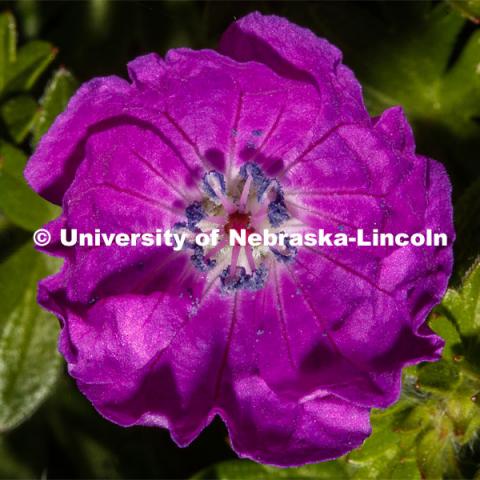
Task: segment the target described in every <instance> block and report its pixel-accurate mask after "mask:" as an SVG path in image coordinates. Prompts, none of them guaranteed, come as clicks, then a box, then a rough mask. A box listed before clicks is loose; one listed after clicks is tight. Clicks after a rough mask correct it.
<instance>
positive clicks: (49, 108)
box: [33, 68, 78, 145]
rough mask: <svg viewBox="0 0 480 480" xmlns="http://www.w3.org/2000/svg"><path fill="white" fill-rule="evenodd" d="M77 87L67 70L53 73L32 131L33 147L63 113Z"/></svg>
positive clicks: (62, 69) (61, 69)
mask: <svg viewBox="0 0 480 480" xmlns="http://www.w3.org/2000/svg"><path fill="white" fill-rule="evenodd" d="M77 87H78V82H77V81H76V79H75V77H74V76H73V75H72V74H71V73H70V72H69V71H68V70H65V69H64V68H60V69H59V70H57V72H55V74H54V76H53V78H52V79H51V80H50V82H49V84H48V85H47V88H46V89H45V93H44V94H43V97H42V99H41V100H40V105H41V110H40V114H39V115H38V116H37V118H36V122H35V125H34V130H33V143H34V145H35V144H37V143H38V141H39V140H40V138H41V137H42V135H44V134H45V133H46V131H47V130H48V129H49V127H50V125H51V124H52V123H53V121H54V120H55V118H56V117H57V115H58V114H60V113H61V112H63V110H64V109H65V107H66V106H67V103H68V100H69V99H70V97H71V96H72V95H73V93H74V92H75V90H76V89H77Z"/></svg>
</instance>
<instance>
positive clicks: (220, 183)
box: [202, 170, 226, 198]
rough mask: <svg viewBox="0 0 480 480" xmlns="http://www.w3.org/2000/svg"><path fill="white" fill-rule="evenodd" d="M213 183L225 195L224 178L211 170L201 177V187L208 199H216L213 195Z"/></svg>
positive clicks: (214, 194) (216, 196) (215, 195)
mask: <svg viewBox="0 0 480 480" xmlns="http://www.w3.org/2000/svg"><path fill="white" fill-rule="evenodd" d="M213 183H215V184H216V186H217V187H220V191H221V192H222V193H223V194H224V195H225V191H226V189H225V178H224V176H223V175H222V174H221V173H220V172H217V171H216V170H212V171H210V172H208V173H206V174H205V175H204V176H203V180H202V186H203V189H204V190H205V192H206V193H207V195H208V196H209V197H210V198H218V195H217V194H216V193H215V189H214V188H213V186H212V184H213Z"/></svg>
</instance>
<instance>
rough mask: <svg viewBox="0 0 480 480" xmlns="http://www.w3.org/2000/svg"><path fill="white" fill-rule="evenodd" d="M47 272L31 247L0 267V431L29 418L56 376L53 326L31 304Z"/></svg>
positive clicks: (49, 270) (47, 267)
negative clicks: (38, 284) (0, 315)
mask: <svg viewBox="0 0 480 480" xmlns="http://www.w3.org/2000/svg"><path fill="white" fill-rule="evenodd" d="M55 266H56V267H58V265H55ZM52 270H53V269H52V266H50V265H48V263H47V260H46V258H45V256H44V255H42V254H40V253H38V252H36V251H35V250H34V249H33V246H32V245H25V246H24V247H22V248H21V249H19V250H18V252H16V253H15V254H14V255H12V256H10V257H9V258H8V259H7V260H6V261H5V262H3V263H2V264H1V265H0V303H1V304H2V310H3V312H2V313H3V315H2V318H1V319H0V432H5V431H7V430H10V429H11V428H13V427H15V426H16V425H18V424H19V423H20V422H22V421H23V420H25V418H27V417H28V416H30V415H31V414H32V412H33V411H34V410H35V409H36V408H37V407H38V405H39V404H40V403H41V402H42V401H43V400H44V399H45V397H46V396H47V395H48V394H49V393H50V391H51V389H52V387H53V385H54V383H55V380H56V377H57V373H58V368H59V365H60V361H59V360H60V359H59V356H58V354H57V352H56V344H57V336H58V324H57V323H56V322H55V320H54V319H53V318H52V317H51V315H49V314H48V313H47V312H45V311H44V310H43V309H41V308H40V307H39V306H38V305H37V302H36V290H37V282H38V281H39V280H40V279H41V278H43V277H45V276H47V275H48V274H50V273H52Z"/></svg>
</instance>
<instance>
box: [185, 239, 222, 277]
mask: <svg viewBox="0 0 480 480" xmlns="http://www.w3.org/2000/svg"><path fill="white" fill-rule="evenodd" d="M193 251H194V254H193V255H192V256H191V257H190V258H191V260H192V263H193V265H194V267H195V268H197V269H198V270H200V271H201V272H206V271H208V270H210V269H212V268H213V267H214V266H215V265H216V263H217V261H216V260H215V259H210V258H207V257H205V255H204V254H203V248H202V247H200V246H199V245H195V246H194V247H193Z"/></svg>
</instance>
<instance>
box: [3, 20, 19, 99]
mask: <svg viewBox="0 0 480 480" xmlns="http://www.w3.org/2000/svg"><path fill="white" fill-rule="evenodd" d="M16 42H17V30H16V26H15V19H14V18H13V15H12V14H11V13H10V12H5V13H2V14H1V15H0V92H1V91H2V90H3V88H4V86H5V83H6V78H7V72H8V70H9V68H10V65H11V64H12V63H13V62H14V61H15V56H16Z"/></svg>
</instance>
